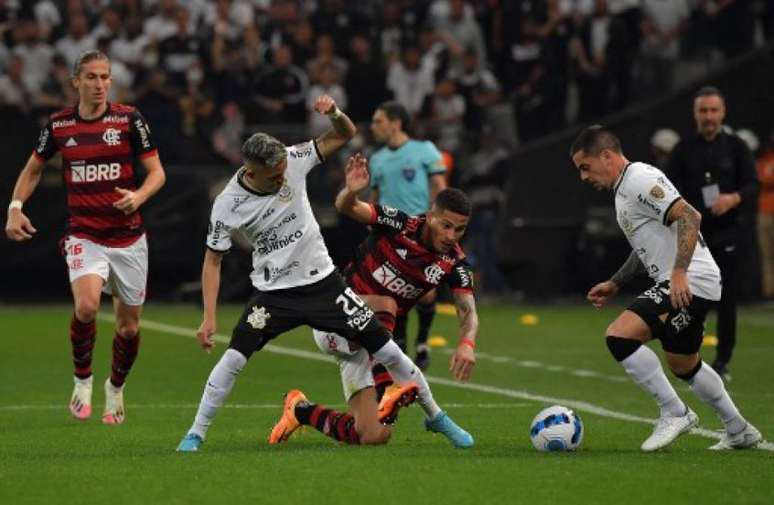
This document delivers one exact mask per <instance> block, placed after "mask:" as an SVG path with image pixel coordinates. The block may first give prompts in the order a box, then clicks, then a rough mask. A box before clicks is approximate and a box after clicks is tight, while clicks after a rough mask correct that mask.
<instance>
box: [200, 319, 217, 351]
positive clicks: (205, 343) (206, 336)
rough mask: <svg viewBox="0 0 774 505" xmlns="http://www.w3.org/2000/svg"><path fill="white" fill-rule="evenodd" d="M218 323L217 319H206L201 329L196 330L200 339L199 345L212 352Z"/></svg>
mask: <svg viewBox="0 0 774 505" xmlns="http://www.w3.org/2000/svg"><path fill="white" fill-rule="evenodd" d="M215 330H216V325H215V321H210V320H208V319H205V320H204V321H202V324H201V325H200V326H199V330H198V331H197V332H196V338H197V340H199V345H200V346H202V349H204V350H205V351H207V352H211V351H212V349H214V348H215V339H214V338H212V337H213V335H215Z"/></svg>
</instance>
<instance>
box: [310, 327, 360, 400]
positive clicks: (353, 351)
mask: <svg viewBox="0 0 774 505" xmlns="http://www.w3.org/2000/svg"><path fill="white" fill-rule="evenodd" d="M312 333H313V334H314V341H315V343H316V344H317V347H319V348H320V350H321V351H322V352H323V353H325V354H330V355H331V356H333V357H335V358H336V363H337V364H338V365H339V371H340V373H341V387H342V389H343V390H344V399H345V400H346V401H349V400H350V398H352V396H353V395H354V394H355V393H357V392H358V391H360V390H362V389H365V388H369V387H373V386H374V376H373V373H371V365H372V360H371V356H370V355H369V354H368V351H366V350H365V349H364V348H362V347H360V346H358V345H357V344H355V343H353V342H350V341H349V340H347V339H346V338H344V337H342V336H340V335H338V334H336V333H329V332H326V331H320V330H312Z"/></svg>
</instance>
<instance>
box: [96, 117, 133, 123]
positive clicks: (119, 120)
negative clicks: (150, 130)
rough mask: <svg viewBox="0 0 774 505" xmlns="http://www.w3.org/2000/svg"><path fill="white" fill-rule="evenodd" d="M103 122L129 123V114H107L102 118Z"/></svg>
mask: <svg viewBox="0 0 774 505" xmlns="http://www.w3.org/2000/svg"><path fill="white" fill-rule="evenodd" d="M102 122H103V123H119V124H123V123H128V122H129V116H105V117H103V118H102Z"/></svg>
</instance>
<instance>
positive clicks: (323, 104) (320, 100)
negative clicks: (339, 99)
mask: <svg viewBox="0 0 774 505" xmlns="http://www.w3.org/2000/svg"><path fill="white" fill-rule="evenodd" d="M314 110H316V111H317V112H319V113H320V114H331V113H332V112H333V111H335V110H336V100H334V99H333V98H331V97H330V96H328V95H320V96H318V97H317V98H315V100H314Z"/></svg>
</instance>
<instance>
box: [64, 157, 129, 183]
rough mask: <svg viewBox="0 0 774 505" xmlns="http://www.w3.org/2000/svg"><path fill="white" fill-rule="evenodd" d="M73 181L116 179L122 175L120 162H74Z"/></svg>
mask: <svg viewBox="0 0 774 505" xmlns="http://www.w3.org/2000/svg"><path fill="white" fill-rule="evenodd" d="M70 170H71V174H72V177H71V181H72V182H73V183H79V182H96V181H114V180H116V179H119V178H120V177H121V164H120V163H97V164H93V165H87V164H86V163H84V162H82V161H81V162H74V163H73V164H72V165H70Z"/></svg>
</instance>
